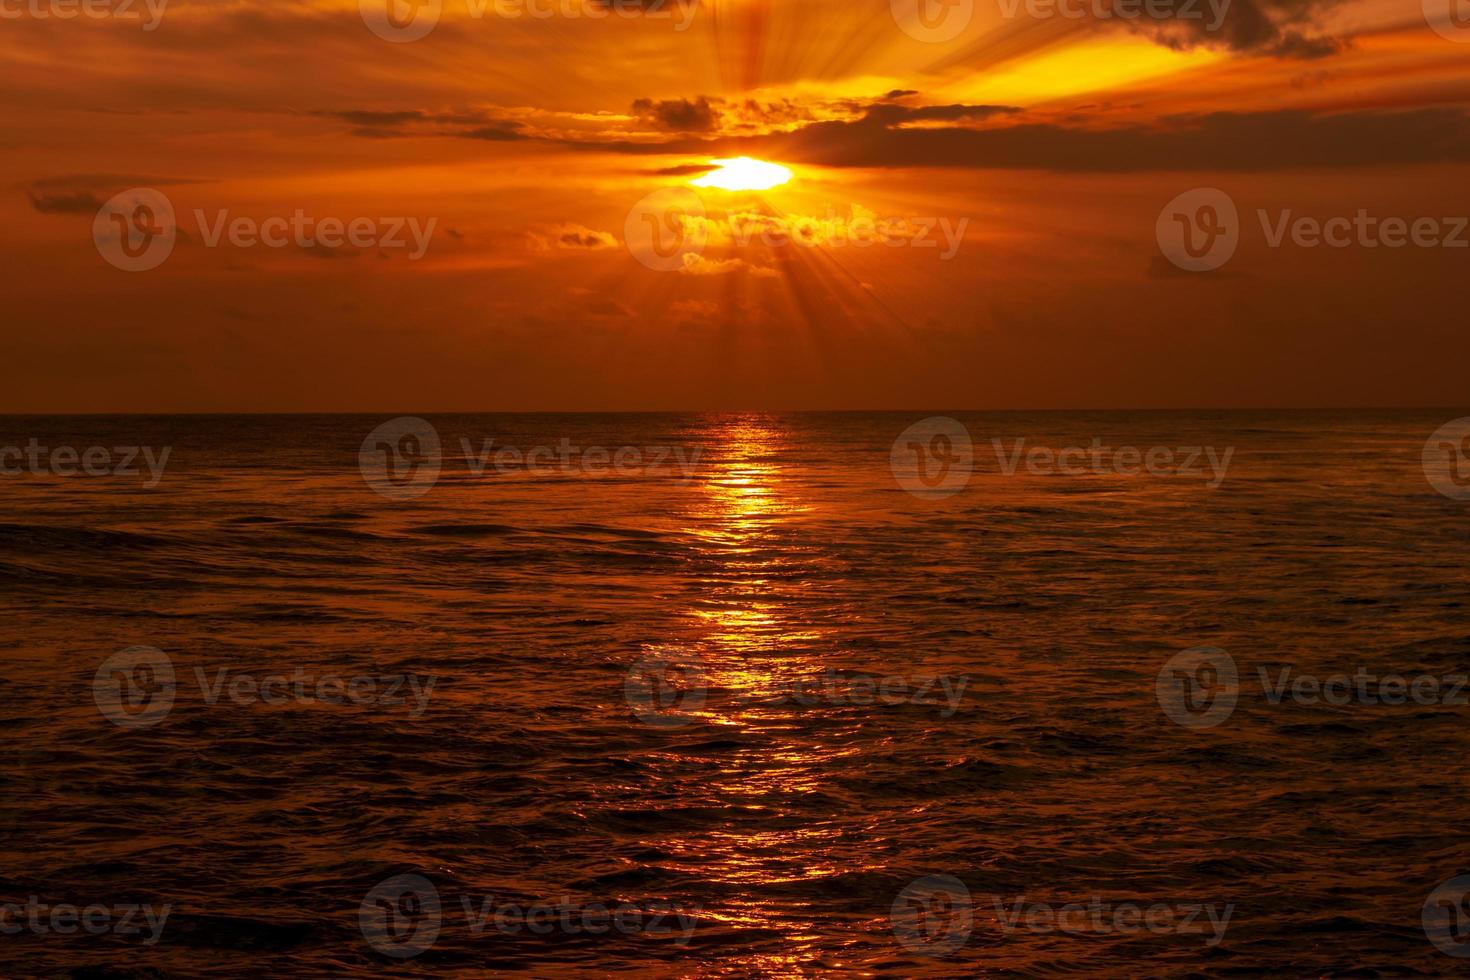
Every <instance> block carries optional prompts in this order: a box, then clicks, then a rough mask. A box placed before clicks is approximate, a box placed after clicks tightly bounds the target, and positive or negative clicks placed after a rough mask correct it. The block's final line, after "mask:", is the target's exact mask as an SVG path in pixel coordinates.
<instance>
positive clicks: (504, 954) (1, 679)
mask: <svg viewBox="0 0 1470 980" xmlns="http://www.w3.org/2000/svg"><path fill="white" fill-rule="evenodd" d="M1463 416H1470V410H1459V411H1455V410H1444V411H1417V410H1416V411H1320V412H987V413H975V412H909V413H813V414H759V413H750V414H647V415H621V414H620V415H612V414H609V415H592V414H581V415H578V414H534V415H533V414H513V415H512V414H484V415H424V416H402V417H400V416H395V415H393V414H392V413H384V414H382V415H375V416H366V415H317V416H157V417H145V416H126V417H106V418H104V417H81V416H68V417H44V418H43V417H20V416H7V417H0V584H3V588H0V613H3V622H4V623H5V626H6V628H5V629H4V631H3V634H0V637H3V639H0V647H3V649H4V653H5V657H4V663H5V670H4V671H3V672H0V695H3V703H4V710H3V711H0V724H3V728H0V731H3V732H4V734H5V740H4V745H5V752H4V761H3V763H0V834H3V837H0V839H3V845H0V932H3V933H4V935H0V973H3V974H4V975H6V976H38V977H150V978H153V977H238V976H241V975H245V974H247V973H248V974H249V975H253V976H258V977H292V978H312V977H341V976H349V977H350V976H370V975H372V976H376V975H380V974H384V973H391V974H396V975H407V976H419V975H424V976H429V975H445V976H462V977H479V976H510V975H522V976H536V977H574V976H576V977H581V976H595V975H601V974H625V975H636V976H669V977H787V976H791V977H795V976H817V975H834V976H838V975H851V976H894V977H919V976H922V977H970V976H977V975H979V976H997V977H1057V976H1079V977H1113V976H1116V977H1137V976H1159V977H1166V976H1167V977H1173V976H1178V977H1184V976H1189V977H1234V976H1249V975H1261V974H1265V973H1270V974H1272V975H1280V976H1349V975H1350V976H1361V977H1369V976H1445V975H1450V974H1454V973H1456V972H1460V971H1463V969H1464V968H1465V959H1464V958H1465V957H1467V956H1470V912H1467V910H1470V903H1467V901H1466V899H1465V895H1466V894H1467V893H1470V879H1466V880H1465V882H1464V885H1463V887H1462V886H1461V885H1456V884H1455V879H1457V878H1458V877H1460V876H1463V875H1465V874H1466V873H1470V843H1467V840H1466V837H1465V834H1464V833H1463V832H1462V829H1461V828H1460V827H1459V825H1458V822H1457V820H1456V818H1455V817H1454V814H1455V813H1458V812H1461V810H1460V807H1461V805H1462V803H1463V798H1464V794H1465V790H1466V787H1467V785H1470V783H1467V778H1466V777H1467V775H1470V754H1467V751H1466V749H1467V747H1470V734H1467V732H1470V727H1467V721H1470V709H1467V707H1466V700H1467V698H1470V689H1467V690H1464V691H1462V690H1460V686H1461V685H1463V683H1464V676H1465V675H1466V674H1470V617H1467V606H1466V601H1467V592H1470V574H1467V569H1470V547H1467V546H1470V460H1466V465H1465V467H1464V471H1463V472H1464V478H1462V477H1461V471H1460V470H1459V469H1456V462H1457V460H1456V459H1455V457H1454V455H1453V454H1454V453H1455V452H1456V451H1457V450H1456V439H1457V438H1458V433H1459V431H1460V430H1458V429H1455V428H1454V427H1453V425H1451V428H1450V429H1449V430H1445V429H1443V428H1442V427H1444V426H1446V425H1447V424H1450V423H1454V422H1455V420H1456V419H1457V417H1463ZM1446 431H1449V432H1450V433H1451V436H1453V438H1451V437H1444V438H1441V437H1440V436H1439V435H1436V433H1441V434H1442V433H1444V432H1446ZM1464 445H1465V447H1470V441H1467V442H1466V443H1465V444H1464ZM1465 452H1466V453H1470V448H1466V450H1465ZM1442 453H1443V454H1448V455H1445V456H1444V457H1443V458H1444V460H1445V462H1444V464H1443V465H1440V466H1439V467H1438V468H1436V464H1434V463H1433V460H1434V459H1436V458H1439V455H1440V454H1442ZM1462 479H1463V482H1462Z"/></svg>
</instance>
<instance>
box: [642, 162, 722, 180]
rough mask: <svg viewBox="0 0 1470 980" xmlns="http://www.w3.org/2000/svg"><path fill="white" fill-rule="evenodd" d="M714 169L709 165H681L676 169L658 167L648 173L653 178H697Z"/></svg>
mask: <svg viewBox="0 0 1470 980" xmlns="http://www.w3.org/2000/svg"><path fill="white" fill-rule="evenodd" d="M714 169H716V168H715V166H714V165H713V164H709V163H681V164H679V165H678V166H676V167H660V168H659V169H657V170H650V171H648V173H649V174H651V175H652V176H654V177H697V176H698V175H700V174H707V173H709V172H710V171H711V170H714Z"/></svg>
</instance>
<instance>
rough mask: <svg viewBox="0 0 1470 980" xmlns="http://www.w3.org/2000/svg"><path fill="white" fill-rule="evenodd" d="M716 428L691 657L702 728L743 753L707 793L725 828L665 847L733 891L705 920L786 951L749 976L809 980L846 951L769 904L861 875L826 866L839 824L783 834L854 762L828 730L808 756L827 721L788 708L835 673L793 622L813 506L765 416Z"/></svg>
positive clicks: (836, 733) (702, 513) (850, 736)
mask: <svg viewBox="0 0 1470 980" xmlns="http://www.w3.org/2000/svg"><path fill="white" fill-rule="evenodd" d="M722 423H723V424H722V425H720V427H719V431H718V432H717V433H715V435H716V437H717V440H718V444H719V445H720V446H721V458H720V459H719V460H718V461H717V462H715V461H712V462H715V465H714V467H713V469H712V471H711V473H710V475H709V476H708V478H707V479H706V481H705V484H704V490H705V494H704V497H703V498H702V501H701V504H700V505H699V509H698V511H697V513H696V515H695V516H697V518H698V521H697V522H696V525H695V527H694V528H691V529H690V530H691V532H692V533H695V534H698V535H700V536H701V537H703V538H704V540H705V542H706V545H707V547H708V548H709V550H710V552H711V554H712V555H713V556H716V557H717V559H718V563H719V564H718V571H717V572H715V573H713V574H712V575H711V576H710V577H709V579H708V580H707V581H705V582H704V583H703V585H704V587H705V590H706V591H705V595H704V597H703V598H701V599H699V600H697V602H696V604H695V606H694V608H693V609H692V610H691V615H692V617H693V618H694V619H696V620H697V621H698V622H699V624H700V630H699V633H700V635H701V636H703V637H704V643H703V645H702V647H701V648H700V651H699V652H700V655H701V657H702V660H703V663H704V668H705V678H704V680H705V682H706V683H707V684H708V687H709V690H710V694H711V696H710V698H709V700H708V701H707V703H706V705H705V708H704V709H703V711H702V712H701V713H700V716H701V718H702V720H703V721H705V722H706V723H708V724H710V725H717V726H721V727H728V728H729V729H730V730H731V731H732V733H738V734H739V735H740V736H742V737H743V740H744V741H746V742H747V744H745V745H743V746H742V747H741V748H740V749H738V750H737V751H735V752H733V753H731V754H730V755H728V756H727V757H726V758H724V759H723V760H722V764H721V766H720V768H719V769H718V771H717V772H715V773H714V774H713V775H712V776H710V777H709V778H708V779H707V780H706V781H705V786H704V788H705V790H706V791H707V792H708V794H709V795H710V797H711V798H713V799H714V800H717V801H720V802H721V803H722V804H723V805H725V806H727V807H728V808H729V813H730V814H731V818H730V819H729V820H728V821H727V822H726V824H725V826H724V827H723V828H722V829H720V830H711V831H706V832H702V833H697V834H690V835H687V836H685V837H683V838H681V839H677V840H674V841H670V842H668V843H667V844H666V845H665V846H667V847H668V849H669V850H670V851H671V852H672V853H673V854H674V855H675V856H676V859H677V860H679V861H680V862H681V863H684V862H687V863H688V864H690V865H693V866H697V867H698V868H699V870H700V873H701V874H702V875H704V876H706V877H708V878H710V879H711V880H713V881H716V882H720V883H722V884H726V885H731V886H736V888H735V889H734V896H738V897H733V896H732V900H731V901H730V902H729V903H728V904H727V905H725V906H724V907H723V908H721V909H718V910H711V912H710V914H711V917H712V918H716V919H718V920H720V921H722V922H725V923H726V924H728V925H730V926H732V927H735V928H740V929H766V930H773V931H776V932H779V933H780V934H781V935H782V936H783V937H784V938H785V940H786V949H785V951H783V952H782V953H779V954H776V953H771V954H764V953H760V954H753V955H752V956H751V957H750V958H749V959H748V960H746V961H745V962H744V963H743V964H742V965H743V968H746V969H750V970H754V971H756V973H757V974H758V975H762V976H798V975H805V971H806V970H807V969H809V967H810V965H811V964H812V963H813V961H816V960H820V961H821V962H822V963H824V964H826V965H828V966H835V965H837V964H838V963H839V953H840V951H839V950H835V949H832V948H831V937H830V933H829V934H828V935H827V936H826V937H823V935H822V933H821V930H820V929H818V928H817V926H818V922H819V921H820V920H821V915H820V913H819V912H817V910H816V909H815V908H813V909H812V910H811V912H810V913H809V914H803V907H804V906H807V905H810V902H809V900H807V899H798V898H795V897H793V898H791V899H789V900H787V901H786V902H784V903H779V904H778V903H777V902H776V901H774V900H772V899H771V898H769V897H766V896H767V895H768V894H769V892H770V890H771V889H772V888H775V889H776V890H777V892H779V891H780V890H781V886H783V885H788V884H794V883H799V882H803V881H811V880H813V879H821V878H831V877H834V876H838V875H842V874H847V873H851V872H854V871H858V870H861V869H860V868H858V867H854V866H853V864H852V861H851V859H850V856H849V857H848V858H847V859H846V860H845V861H844V862H843V863H841V864H839V863H837V862H836V861H834V860H833V859H832V856H831V843H832V841H833V839H834V837H836V836H838V835H839V834H842V833H843V832H844V830H843V828H840V827H839V826H838V825H837V824H836V823H835V821H830V820H824V821H821V822H817V823H806V824H805V825H803V826H791V817H792V815H793V814H794V813H795V811H796V810H797V807H796V806H795V805H794V803H793V802H791V801H794V800H796V799H798V798H802V797H810V796H811V795H814V794H823V793H826V792H828V791H829V789H830V782H831V778H830V773H831V772H833V771H834V770H835V769H840V768H841V767H842V766H843V765H844V762H843V760H845V759H849V758H851V757H853V756H855V755H857V754H858V752H859V747H858V746H859V743H858V740H857V738H856V737H855V734H856V729H857V725H856V723H855V722H849V721H840V720H835V719H834V720H830V721H828V723H827V726H826V729H825V730H826V733H827V737H826V738H824V739H823V740H822V743H821V744H820V745H814V744H813V740H812V727H811V721H812V719H811V718H810V716H809V715H810V713H814V712H823V711H826V710H827V709H826V708H825V707H823V706H820V705H819V706H816V707H811V706H802V705H801V704H797V703H793V700H792V698H791V697H790V696H789V695H790V692H791V687H790V685H791V684H793V683H795V682H797V681H798V680H801V679H808V680H809V679H811V678H815V677H817V676H819V675H820V674H821V673H822V672H823V671H824V670H825V669H826V668H827V666H828V665H829V662H830V656H829V654H830V651H826V652H824V646H823V645H824V643H825V642H827V641H828V639H829V637H828V636H827V635H826V631H825V630H823V629H820V628H813V627H812V626H811V625H810V623H811V622H815V621H820V618H819V617H806V620H807V621H806V622H803V621H802V620H803V617H801V616H800V615H799V610H800V608H801V604H802V603H803V602H809V601H812V599H811V590H813V589H815V588H816V586H815V585H814V584H813V579H814V578H815V576H816V573H817V572H818V569H817V567H816V566H815V565H808V564H807V559H806V558H805V556H804V555H802V554H801V553H800V551H799V550H797V549H795V548H794V547H793V546H792V541H793V540H796V541H799V540H800V536H799V535H793V534H792V530H793V527H794V525H795V524H796V523H797V522H799V521H801V520H802V519H803V518H805V517H807V516H808V515H810V514H812V513H813V512H814V510H815V509H816V505H815V504H814V503H813V502H812V501H811V500H810V499H808V498H806V497H804V496H803V494H802V492H801V490H800V488H799V487H797V486H796V485H795V483H794V481H793V480H792V479H790V476H789V474H788V473H786V472H785V470H784V469H783V466H782V463H781V462H780V460H781V459H783V458H785V457H787V456H788V455H789V451H790V449H791V448H792V447H791V446H790V445H789V441H790V438H791V434H790V432H789V431H787V430H786V429H785V428H784V427H783V426H782V425H781V423H780V422H779V421H778V420H775V419H771V418H769V417H762V416H748V417H737V418H734V419H727V420H722ZM793 609H794V610H796V613H794V612H793ZM834 816H835V815H834ZM845 831H846V833H848V834H850V833H851V832H852V827H851V826H850V825H848V826H847V827H846V828H845ZM739 886H745V888H740V887H739Z"/></svg>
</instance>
